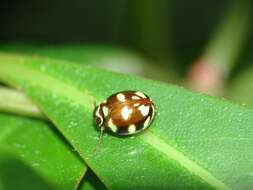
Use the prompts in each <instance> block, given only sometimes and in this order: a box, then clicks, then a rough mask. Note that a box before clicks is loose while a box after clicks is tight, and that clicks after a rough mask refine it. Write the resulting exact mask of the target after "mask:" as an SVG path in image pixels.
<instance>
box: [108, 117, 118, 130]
mask: <svg viewBox="0 0 253 190" xmlns="http://www.w3.org/2000/svg"><path fill="white" fill-rule="evenodd" d="M108 127H109V128H110V129H111V130H112V131H113V132H116V131H117V127H116V125H114V123H113V122H112V119H109V121H108Z"/></svg>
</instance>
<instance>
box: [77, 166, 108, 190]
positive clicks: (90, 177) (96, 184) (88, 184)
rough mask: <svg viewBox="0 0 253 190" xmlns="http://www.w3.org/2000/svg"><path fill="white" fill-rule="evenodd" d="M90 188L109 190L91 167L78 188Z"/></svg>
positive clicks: (86, 189) (79, 189)
mask: <svg viewBox="0 0 253 190" xmlns="http://www.w3.org/2000/svg"><path fill="white" fill-rule="evenodd" d="M84 189H85V190H89V189H98V190H107V188H106V187H105V185H104V184H103V183H102V182H101V181H100V179H98V177H97V176H96V174H94V172H93V171H92V170H91V169H88V170H87V172H86V174H85V176H84V178H83V179H82V181H81V183H80V185H79V188H78V190H84Z"/></svg>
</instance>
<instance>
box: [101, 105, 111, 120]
mask: <svg viewBox="0 0 253 190" xmlns="http://www.w3.org/2000/svg"><path fill="white" fill-rule="evenodd" d="M102 110H103V113H104V116H105V117H107V116H108V114H109V110H108V108H107V107H106V106H103V107H102Z"/></svg>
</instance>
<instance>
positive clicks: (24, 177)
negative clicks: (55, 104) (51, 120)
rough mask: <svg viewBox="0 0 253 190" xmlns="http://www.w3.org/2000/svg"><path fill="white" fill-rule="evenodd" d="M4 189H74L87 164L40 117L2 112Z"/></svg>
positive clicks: (0, 180) (0, 138) (0, 157)
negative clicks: (38, 118) (32, 117)
mask: <svg viewBox="0 0 253 190" xmlns="http://www.w3.org/2000/svg"><path fill="white" fill-rule="evenodd" d="M0 126H1V127H0V183H1V185H2V186H3V187H2V189H8V190H12V189H13V190H14V189H27V190H29V189H61V190H63V189H66V190H67V189H68V190H69V189H74V188H76V187H77V186H78V185H79V182H80V180H81V179H82V177H83V175H84V172H85V171H86V167H85V166H84V164H83V161H82V160H80V158H79V157H78V156H77V155H76V153H74V152H73V151H72V150H71V147H70V146H69V145H67V143H66V142H65V140H64V139H63V138H62V137H61V136H60V135H59V134H57V132H56V131H54V130H53V128H52V127H51V126H50V125H49V124H46V123H45V122H41V121H38V120H32V119H26V118H21V117H17V116H11V115H6V114H2V113H1V114H0Z"/></svg>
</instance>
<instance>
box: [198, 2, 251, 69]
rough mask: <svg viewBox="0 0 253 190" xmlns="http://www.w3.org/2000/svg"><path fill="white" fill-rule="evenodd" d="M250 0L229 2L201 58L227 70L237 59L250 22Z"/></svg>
mask: <svg viewBox="0 0 253 190" xmlns="http://www.w3.org/2000/svg"><path fill="white" fill-rule="evenodd" d="M250 5H251V0H241V1H237V0H235V1H234V2H232V3H231V5H230V6H229V7H228V9H227V11H226V12H225V14H224V17H223V18H222V20H221V22H220V24H219V25H218V26H217V28H216V31H215V32H214V35H213V36H212V37H211V40H210V42H209V43H208V45H207V47H206V49H205V51H204V53H203V56H202V58H203V59H204V60H208V61H209V62H210V63H212V64H217V65H219V66H220V67H222V68H223V69H225V70H227V71H229V70H230V69H231V68H232V67H233V65H234V64H235V62H236V61H237V59H238V57H239V55H240V52H241V50H242V49H243V46H244V45H245V42H246V40H247V37H248V33H249V30H250V22H251V17H250V13H251V9H252V7H251V6H250Z"/></svg>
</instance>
